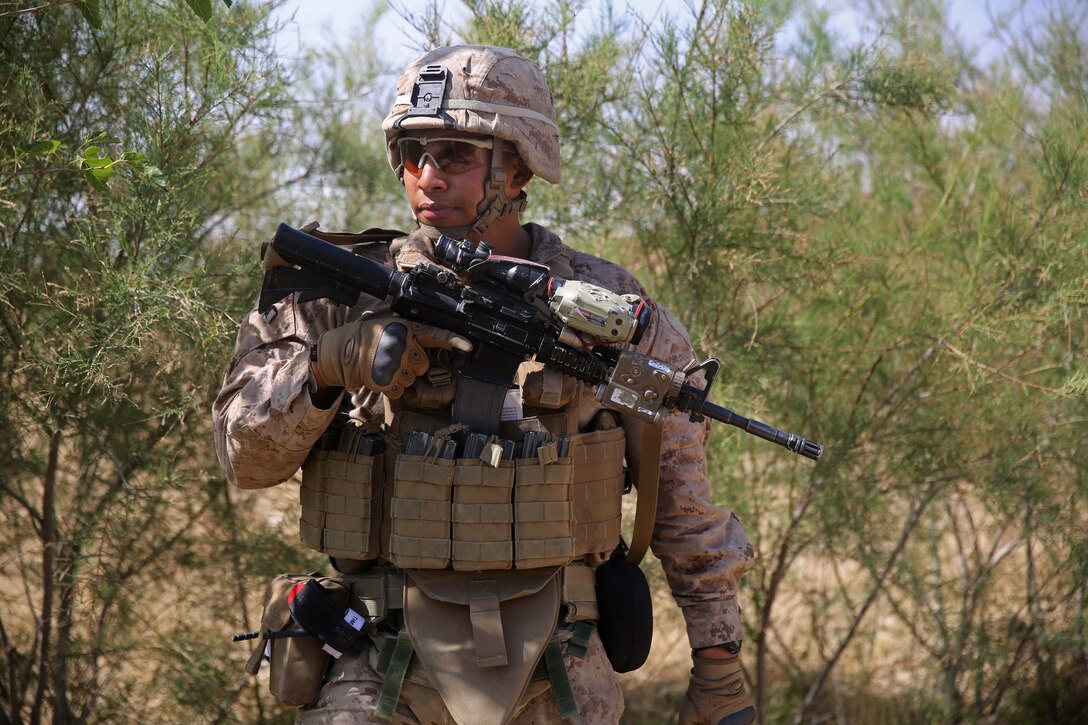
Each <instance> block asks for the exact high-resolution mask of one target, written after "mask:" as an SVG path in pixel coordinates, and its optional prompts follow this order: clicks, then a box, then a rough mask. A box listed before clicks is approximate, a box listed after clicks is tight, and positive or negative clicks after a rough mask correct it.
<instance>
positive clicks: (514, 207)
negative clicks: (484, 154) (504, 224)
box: [416, 139, 529, 240]
mask: <svg viewBox="0 0 1088 725" xmlns="http://www.w3.org/2000/svg"><path fill="white" fill-rule="evenodd" d="M504 147H505V144H504V143H503V142H502V141H501V140H499V139H495V146H494V148H493V149H492V150H491V175H490V176H489V177H488V178H487V180H486V181H484V198H483V199H482V200H481V201H480V203H479V204H478V205H477V206H476V221H474V222H473V223H472V224H465V225H462V226H459V227H432V226H430V225H428V224H423V223H421V222H419V221H418V220H417V222H416V223H417V224H419V228H420V229H421V230H422V231H423V233H424V234H425V235H426V236H427V237H428V238H429V239H431V240H436V239H438V237H439V235H441V234H445V235H446V236H447V237H452V238H453V239H466V238H468V236H469V235H470V234H476V235H483V233H484V232H485V231H487V229H488V228H489V227H490V226H491V224H492V223H493V222H496V221H498V220H499V219H504V218H506V217H508V216H510V215H511V214H513V213H518V214H520V213H521V212H523V211H525V207H526V206H527V205H528V203H529V198H528V196H527V195H526V194H525V192H524V191H522V192H521V193H520V194H518V195H517V197H516V198H514V199H511V198H510V197H509V196H508V195H507V193H506V168H505V167H504V166H503V163H502V162H503V154H504V153H505V149H504Z"/></svg>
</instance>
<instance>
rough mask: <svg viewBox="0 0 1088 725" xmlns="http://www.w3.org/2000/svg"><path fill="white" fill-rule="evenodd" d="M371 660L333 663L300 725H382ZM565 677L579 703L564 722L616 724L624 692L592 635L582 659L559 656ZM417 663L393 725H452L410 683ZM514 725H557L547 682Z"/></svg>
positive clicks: (535, 688) (537, 686)
mask: <svg viewBox="0 0 1088 725" xmlns="http://www.w3.org/2000/svg"><path fill="white" fill-rule="evenodd" d="M372 657H373V654H372V652H370V651H369V648H368V649H367V650H366V651H364V652H363V653H362V654H361V655H359V656H355V657H347V656H345V657H341V658H340V659H339V660H337V661H336V662H334V663H333V665H332V667H331V668H330V669H329V673H328V675H327V676H326V678H325V684H324V685H323V686H322V688H321V693H320V694H319V695H318V699H317V702H316V703H315V704H314V705H312V706H311V707H306V708H303V709H301V710H299V712H298V719H297V720H296V722H297V723H300V725H327V724H332V723H335V724H336V725H349V724H351V725H354V724H356V723H375V724H377V725H385V723H386V721H384V720H378V719H377V718H375V717H374V708H375V706H376V705H377V702H378V693H380V692H381V689H382V677H381V675H379V674H378V673H377V672H375V671H374V669H373V667H372V666H371V664H370V660H371V659H372ZM564 660H565V662H566V665H567V676H568V677H569V678H570V684H571V688H572V689H573V690H574V695H575V697H576V698H577V700H578V705H579V713H578V715H576V716H574V717H571V718H567V719H566V720H563V721H562V722H563V723H572V724H573V725H599V724H604V723H618V722H619V720H620V715H621V714H623V691H622V690H621V689H620V684H619V680H618V679H617V677H616V674H615V673H614V672H613V671H612V666H611V664H610V663H609V662H608V657H607V655H605V652H604V648H603V647H602V646H601V640H600V638H598V637H597V633H596V631H594V632H593V634H592V636H591V637H590V642H589V648H588V649H587V650H586V656H585V659H579V658H577V657H572V656H571V655H569V654H567V655H564ZM418 666H419V665H418V660H416V661H415V662H414V663H413V665H412V667H411V668H410V669H409V671H408V676H407V678H406V679H405V682H404V687H403V688H402V690H401V699H400V702H398V703H397V710H396V713H395V715H394V717H393V723H395V724H396V725H452V724H453V719H452V718H451V717H450V715H449V712H448V711H447V710H446V708H445V706H444V705H443V704H442V700H441V699H440V698H439V697H438V693H437V692H436V691H435V690H434V689H432V688H430V687H426V686H423V685H420V684H417V682H413V680H418V679H419V678H418V677H417V676H415V675H416V674H418V673H413V670H415V669H416V668H417V667H418ZM511 722H512V723H513V724H514V725H544V724H545V723H559V722H561V720H560V717H559V710H558V707H557V706H556V702H555V696H554V695H553V694H552V690H551V688H550V687H548V684H547V681H546V680H542V681H536V682H533V683H532V684H531V685H530V688H529V693H528V694H527V696H526V700H525V701H524V702H523V705H522V708H521V710H520V711H519V712H518V714H517V715H516V716H515V717H514V719H513V720H512V721H511Z"/></svg>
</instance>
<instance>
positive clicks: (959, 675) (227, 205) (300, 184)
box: [0, 0, 1088, 723]
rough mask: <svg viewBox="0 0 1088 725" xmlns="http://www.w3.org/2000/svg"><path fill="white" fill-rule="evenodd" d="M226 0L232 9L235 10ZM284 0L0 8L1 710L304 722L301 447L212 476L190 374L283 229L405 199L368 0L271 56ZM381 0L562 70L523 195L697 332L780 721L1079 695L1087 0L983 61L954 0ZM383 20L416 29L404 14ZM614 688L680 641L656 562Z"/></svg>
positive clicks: (345, 225)
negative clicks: (963, 32)
mask: <svg viewBox="0 0 1088 725" xmlns="http://www.w3.org/2000/svg"><path fill="white" fill-rule="evenodd" d="M228 5H229V7H228ZM276 6H277V3H260V4H255V3H249V2H242V1H241V0H237V1H236V2H233V3H229V4H227V3H224V4H218V3H217V4H216V6H215V7H214V8H213V7H212V6H211V3H210V2H196V1H193V2H187V3H176V2H156V1H154V0H131V1H130V2H127V3H123V4H122V3H103V2H87V3H54V4H39V3H27V2H14V3H6V4H3V5H0V83H3V91H4V92H3V94H2V95H0V323H2V324H0V363H2V365H0V371H2V372H0V443H2V445H0V456H2V459H0V496H2V500H3V507H2V508H0V583H2V584H3V586H0V648H2V653H0V723H7V722H12V723H16V722H29V723H38V722H42V721H44V720H52V721H53V722H58V723H59V722H115V721H123V720H140V721H146V720H152V721H154V722H165V723H169V722H178V723H192V722H246V723H249V722H265V723H270V722H289V721H291V719H292V718H293V714H292V713H291V712H290V711H289V710H287V711H285V710H283V709H281V708H280V707H279V706H278V704H277V703H275V702H274V701H273V700H272V699H271V697H270V695H268V693H267V691H266V690H265V689H264V687H265V685H264V683H263V681H260V680H256V681H254V680H247V679H245V678H243V677H242V676H241V672H242V664H243V661H244V659H245V657H246V656H247V654H248V652H247V651H245V650H246V647H245V646H244V645H232V644H231V643H230V641H229V640H230V637H229V635H230V634H231V633H233V632H236V631H248V630H251V629H254V628H255V627H256V624H257V619H258V617H259V614H260V611H259V610H260V603H261V597H262V594H263V587H264V584H265V582H266V581H267V580H268V579H269V578H270V577H271V576H273V575H275V574H278V573H281V572H284V571H303V570H312V569H315V568H320V566H321V561H320V559H318V558H316V557H312V556H310V554H309V553H308V550H306V549H304V548H303V547H301V545H299V544H298V543H297V532H296V530H295V526H296V524H295V519H296V518H297V512H296V510H295V508H296V506H297V503H296V501H295V496H296V494H295V493H294V491H293V490H292V487H291V485H285V486H281V487H279V488H278V489H274V490H270V491H261V492H256V493H253V492H240V491H234V490H230V489H229V488H228V487H227V486H226V485H225V483H224V481H223V479H222V477H221V476H220V474H219V472H218V470H217V468H216V464H215V455H214V452H213V449H212V443H211V433H210V420H209V412H208V409H209V405H210V400H211V397H212V396H213V395H214V393H215V391H216V389H217V387H218V384H219V381H220V379H221V375H222V373H223V371H224V368H225V365H226V362H227V359H228V357H229V352H230V348H231V345H232V342H233V335H234V331H235V329H236V325H237V321H238V319H239V317H240V316H241V315H242V314H243V313H244V311H245V310H246V309H248V307H249V306H250V305H251V304H252V303H253V300H254V297H255V292H256V289H257V286H258V285H259V274H258V266H257V247H258V244H259V242H260V241H262V240H263V239H264V238H265V237H267V235H268V234H269V232H270V230H271V229H273V228H274V225H275V224H276V223H278V222H279V221H281V220H285V221H288V222H291V223H294V224H296V225H300V224H302V223H304V222H306V221H309V220H311V219H320V220H321V221H322V225H323V227H324V228H327V229H360V228H364V227H367V226H386V227H398V226H399V227H401V228H403V227H404V226H406V224H407V214H406V210H405V208H404V205H403V202H402V200H401V192H400V189H399V185H398V184H397V183H396V180H395V179H394V177H393V176H392V174H391V173H390V172H389V171H388V167H387V166H386V163H385V158H384V150H383V144H382V137H381V133H380V130H379V125H380V120H381V118H382V116H383V115H384V113H385V110H386V109H387V108H388V107H389V105H390V102H391V100H392V97H393V91H394V89H393V82H394V80H395V78H396V75H397V73H398V72H399V70H400V68H399V67H394V65H396V64H393V63H391V62H390V61H389V57H390V55H389V53H388V52H385V48H386V46H385V45H383V43H386V42H388V40H387V39H386V38H383V37H381V35H380V33H379V31H378V28H379V22H380V21H381V19H382V16H383V13H388V10H386V9H385V6H384V5H379V4H375V5H373V6H371V7H370V8H369V9H368V11H367V12H366V13H364V14H363V16H361V17H358V18H353V19H351V20H352V22H353V23H356V24H357V27H358V30H357V32H354V33H352V34H351V40H350V41H348V42H346V43H344V44H336V43H330V44H329V45H327V46H325V47H322V48H318V49H313V50H309V51H308V52H306V53H304V55H303V56H302V57H301V58H298V59H284V58H283V57H282V56H281V55H279V54H277V51H276V47H275V37H276V32H277V30H278V27H277V23H278V21H277V20H276V17H277V16H276V15H275V13H274V10H275V9H276ZM851 7H852V9H853V11H854V12H855V13H856V16H857V19H858V27H859V28H863V29H866V30H865V32H863V33H861V35H860V37H859V39H857V40H850V39H847V38H844V37H843V36H842V34H841V33H840V32H839V31H838V30H837V29H836V25H835V24H834V23H833V22H831V19H830V14H829V13H828V12H827V11H826V10H824V9H822V5H820V4H810V3H806V2H801V1H800V0H798V1H796V2H791V1H789V0H780V1H778V2H771V1H767V2H755V1H754V2H750V3H740V2H724V1H721V0H718V1H714V0H707V1H706V2H700V1H699V0H692V2H690V3H686V4H684V5H683V6H679V7H677V8H675V9H672V10H662V11H660V12H659V13H658V14H656V15H655V16H653V17H650V18H644V17H639V16H638V15H637V14H635V13H633V12H629V11H625V10H622V9H620V8H619V7H618V6H617V7H615V8H610V7H608V6H606V5H594V6H593V7H592V8H590V7H588V6H587V4H586V3H585V2H579V1H577V0H538V1H536V2H529V1H528V0H467V1H466V2H465V3H464V5H463V6H458V10H459V14H457V16H456V17H457V19H456V20H455V21H451V20H450V18H451V17H453V16H451V15H450V13H449V9H447V8H445V7H444V6H443V5H431V6H430V7H428V8H427V10H426V11H424V12H420V13H416V14H414V15H413V14H411V13H408V12H406V11H404V10H403V9H401V10H400V16H401V17H400V18H399V20H398V22H399V23H400V26H401V27H403V28H404V29H405V37H407V38H410V39H411V42H412V43H413V44H415V45H416V46H418V49H420V50H423V49H426V48H427V47H430V46H431V45H433V44H435V43H441V42H450V41H455V42H456V41H469V42H491V43H498V44H504V45H510V46H513V47H516V48H518V49H519V50H521V51H522V52H523V53H525V54H526V55H528V56H529V57H531V58H533V59H535V60H537V61H538V62H539V63H540V64H541V66H542V67H543V68H544V69H545V72H546V74H547V75H548V78H549V82H550V84H551V87H552V88H553V90H554V92H555V96H556V102H557V105H558V107H559V112H560V126H561V132H562V136H563V143H564V149H563V153H564V158H563V162H564V170H563V173H564V181H563V184H562V185H561V187H557V188H552V187H548V185H546V184H544V183H543V182H536V183H534V184H533V185H532V187H531V188H530V198H531V202H532V203H531V206H530V209H529V218H530V219H532V220H534V221H540V222H542V223H546V224H549V225H552V226H554V227H555V228H556V229H557V231H559V232H560V233H561V234H563V235H564V237H565V238H566V240H567V241H568V242H569V243H571V244H573V245H574V246H576V247H578V248H582V249H586V250H587V251H592V252H596V253H599V254H604V255H607V256H609V257H611V258H614V259H616V260H617V261H620V262H622V263H624V264H625V265H627V266H628V267H630V268H631V269H633V270H634V271H635V272H636V273H637V274H638V275H639V276H640V277H641V278H642V279H643V281H644V282H646V284H647V286H648V287H649V288H650V289H651V290H652V291H653V293H654V295H655V296H656V297H658V298H659V299H661V300H662V301H663V302H664V303H665V304H666V305H667V306H668V307H669V308H670V309H671V310H673V311H674V313H675V314H677V316H678V317H680V318H681V319H682V320H683V321H684V322H685V324H687V325H688V327H689V329H690V330H691V332H692V335H693V338H694V339H695V341H696V346H697V348H698V352H699V353H700V354H703V355H709V354H714V355H717V356H719V357H720V358H721V359H722V360H723V364H724V367H723V372H722V374H721V376H720V381H719V383H718V386H717V388H716V391H715V397H716V399H717V400H718V401H719V402H721V403H723V404H725V405H727V406H728V407H730V408H733V409H735V410H738V411H740V412H742V413H744V414H747V415H753V416H755V417H757V418H760V419H762V420H766V421H768V422H770V423H773V424H775V425H778V426H780V427H782V428H784V429H786V430H791V431H797V432H801V433H803V434H806V435H808V436H809V437H811V438H813V439H815V440H818V441H820V442H822V443H824V444H825V445H826V446H827V449H828V450H827V454H826V456H825V459H824V460H823V461H822V462H820V463H819V464H818V465H812V464H811V463H810V462H808V461H804V460H800V459H797V458H796V457H793V456H790V455H788V454H785V453H779V452H778V451H777V450H771V449H770V448H771V447H769V446H768V445H767V444H765V443H763V442H761V441H758V440H756V439H753V438H751V437H749V436H744V435H743V434H740V433H737V432H734V431H732V430H725V429H724V427H718V428H717V429H716V432H715V435H714V437H713V441H712V444H713V451H712V454H713V455H712V461H711V466H712V470H713V472H714V481H715V485H716V490H715V495H716V496H717V497H718V499H719V500H720V502H721V503H722V504H723V505H726V506H728V507H731V508H733V509H734V510H735V511H736V512H737V514H738V515H739V516H740V517H741V518H742V520H743V521H744V523H745V527H746V528H747V530H748V531H749V534H750V535H751V537H752V539H753V543H754V545H755V546H756V548H757V552H758V555H759V559H758V562H757V565H756V568H755V569H754V570H753V571H752V572H751V573H750V574H749V575H748V577H747V578H746V580H745V582H744V588H743V590H742V592H741V601H742V605H743V607H744V616H745V624H746V627H747V629H748V640H747V644H746V646H745V648H744V652H743V655H742V661H743V663H744V665H745V667H746V669H747V671H748V674H749V681H750V683H751V684H752V685H753V686H754V689H755V693H756V697H757V699H758V701H759V703H760V705H761V717H762V719H763V721H764V722H773V723H785V722H798V723H800V722H805V723H807V722H828V721H834V722H843V723H848V722H860V723H869V722H902V723H913V722H917V723H928V722H1022V723H1052V722H1076V721H1079V720H1080V719H1081V718H1083V713H1084V712H1086V711H1088V695H1086V694H1085V693H1088V626H1086V621H1085V617H1086V608H1085V605H1086V601H1085V595H1086V592H1085V585H1086V580H1088V563H1086V562H1088V533H1086V532H1088V525H1086V524H1088V511H1086V507H1088V503H1086V502H1088V496H1086V493H1088V491H1086V489H1088V446H1085V445H1084V441H1085V440H1086V439H1088V435H1086V432H1088V373H1086V370H1085V366H1084V354H1085V343H1086V337H1088V231H1086V230H1088V7H1086V6H1085V5H1084V4H1083V3H1079V2H1076V1H1075V0H1066V1H1064V2H1063V1H1060V0H1055V1H1054V2H1050V3H1046V4H1045V7H1041V6H1036V7H1033V8H1031V9H1032V10H1033V12H1032V14H1031V18H1032V20H1031V22H1030V23H1029V22H1025V21H1024V17H1025V16H1024V13H1025V12H1026V8H1025V6H1022V5H1021V6H1014V7H1013V8H1012V10H1011V11H1010V12H1009V13H1008V14H1005V15H1000V14H998V15H995V16H994V17H993V18H992V24H993V28H992V31H991V32H992V33H993V38H994V42H995V43H996V44H997V45H998V46H999V48H1000V52H999V53H996V54H993V55H991V56H987V57H985V58H984V57H982V56H980V55H978V54H977V53H975V52H973V50H972V48H971V47H970V46H969V45H968V44H967V43H966V42H965V41H964V40H963V38H962V37H960V36H959V35H957V34H956V33H955V32H954V31H953V28H952V26H951V23H950V21H949V13H948V9H947V7H946V6H945V5H944V4H943V3H941V2H938V1H937V0H896V1H895V2H892V3H877V2H866V1H865V0H859V1H858V2H856V3H854V4H853V5H852V6H851ZM396 42H398V43H403V42H404V40H403V39H402V38H398V39H397V41H396ZM645 568H646V570H647V572H648V574H649V575H650V576H651V577H652V578H653V579H654V580H655V582H656V584H657V589H658V593H659V597H658V600H657V602H656V603H657V607H656V612H657V615H658V619H657V631H656V634H655V644H654V650H653V652H652V655H651V660H650V662H649V663H648V664H647V665H646V666H645V667H644V668H643V669H642V670H640V671H639V672H636V673H632V674H629V675H625V676H624V678H623V681H624V685H625V688H626V689H627V692H628V715H627V720H628V721H629V722H632V723H636V722H645V723H659V722H664V721H667V720H668V719H669V717H671V714H672V713H674V712H675V708H676V704H677V701H678V699H679V697H680V696H681V694H682V693H683V690H684V688H685V686H686V679H687V667H688V666H689V664H688V663H689V660H688V652H687V649H686V642H685V640H684V636H683V628H682V626H681V623H680V621H679V615H678V613H677V612H676V610H675V607H671V606H669V603H668V599H669V598H668V594H667V592H666V591H665V588H664V583H663V581H662V579H661V576H660V573H659V569H658V567H657V566H656V564H655V563H653V561H648V562H647V563H646V564H645Z"/></svg>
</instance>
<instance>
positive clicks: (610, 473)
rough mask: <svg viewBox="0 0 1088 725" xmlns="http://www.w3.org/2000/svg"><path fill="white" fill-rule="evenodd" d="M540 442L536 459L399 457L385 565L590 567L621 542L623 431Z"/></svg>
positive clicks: (480, 568) (470, 568)
mask: <svg viewBox="0 0 1088 725" xmlns="http://www.w3.org/2000/svg"><path fill="white" fill-rule="evenodd" d="M570 449H571V450H570V455H568V456H565V457H559V456H558V455H557V448H556V444H555V443H554V442H553V443H551V444H545V445H543V446H541V447H540V448H539V450H538V453H537V456H536V457H533V458H521V459H517V460H514V461H509V460H504V461H500V462H498V465H497V466H492V465H489V464H488V463H486V462H484V461H481V460H478V459H459V460H451V459H443V458H434V457H428V456H420V455H401V456H400V457H398V459H397V462H396V473H395V477H394V481H393V498H392V506H391V511H390V515H391V519H392V526H391V531H392V534H391V537H390V547H389V551H390V559H391V560H392V562H393V563H394V564H396V565H397V566H399V567H402V568H405V569H445V568H453V569H455V570H460V571H484V570H492V569H511V568H514V569H535V568H539V567H547V566H562V565H563V564H568V563H570V562H572V561H578V560H581V559H585V560H586V561H587V562H588V563H592V564H596V563H599V562H600V561H602V560H603V559H604V558H606V557H607V556H608V554H609V553H610V552H611V551H612V550H613V549H614V548H615V546H616V544H617V542H618V541H619V538H620V508H621V498H622V495H623V450H624V437H623V430H622V429H621V428H615V429H612V430H607V431H597V432H594V433H583V434H579V435H576V436H574V437H573V438H572V441H571V446H570Z"/></svg>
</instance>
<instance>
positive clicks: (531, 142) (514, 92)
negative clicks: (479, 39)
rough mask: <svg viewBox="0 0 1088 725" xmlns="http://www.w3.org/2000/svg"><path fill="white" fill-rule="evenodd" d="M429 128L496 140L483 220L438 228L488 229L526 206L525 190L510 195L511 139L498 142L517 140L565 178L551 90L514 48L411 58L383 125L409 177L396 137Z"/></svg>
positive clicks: (455, 232)
mask: <svg viewBox="0 0 1088 725" xmlns="http://www.w3.org/2000/svg"><path fill="white" fill-rule="evenodd" d="M424 129H438V130H447V131H449V130H457V131H464V132H467V133H473V134H478V135H481V136H491V137H493V138H494V139H496V143H495V145H494V148H493V150H492V159H491V172H490V174H489V175H488V178H487V180H486V181H485V182H484V198H483V201H482V202H480V204H479V206H478V207H477V208H476V212H477V217H476V221H475V222H474V223H473V224H471V225H469V226H467V227H461V228H458V229H446V228H443V229H441V230H438V231H441V232H442V233H444V234H447V235H449V236H456V237H461V238H463V237H467V236H468V235H469V233H471V232H476V233H477V234H482V233H483V231H484V230H485V229H487V227H488V226H489V225H490V224H491V223H492V222H493V221H495V220H497V219H501V218H503V217H505V216H507V215H509V214H511V213H513V212H515V211H517V212H520V211H522V210H523V209H524V208H525V203H526V197H525V192H524V191H522V193H521V194H519V195H518V197H517V198H516V199H511V198H509V197H508V196H507V194H506V187H505V181H506V179H505V169H504V167H503V163H502V162H503V154H504V148H503V147H504V146H505V144H502V143H498V140H499V139H501V140H503V141H507V142H509V143H510V144H513V146H514V148H516V149H517V153H518V155H520V156H521V158H522V159H523V160H524V161H525V163H526V165H527V166H528V167H529V169H530V171H532V172H533V174H535V175H536V176H539V177H541V178H542V179H545V180H547V181H549V182H551V183H553V184H558V183H559V128H558V126H557V125H556V120H555V106H554V104H553V102H552V94H551V91H550V90H549V89H548V84H547V82H546V81H545V80H544V74H543V73H541V71H540V68H539V67H537V65H536V64H534V63H533V62H531V61H530V60H528V59H527V58H525V57H524V56H522V55H520V54H518V53H517V52H515V51H513V50H510V49H509V48H499V47H495V46H486V45H457V46H451V47H446V48H436V49H435V50H432V51H430V52H429V53H426V54H424V55H422V56H420V57H419V58H416V59H415V60H414V61H412V62H411V63H410V64H409V65H408V68H407V69H405V71H404V73H403V74H402V75H401V77H400V79H399V80H398V81H397V98H396V100H395V101H394V102H393V109H392V110H391V111H390V112H389V115H388V116H386V117H385V120H384V121H383V122H382V130H383V131H384V132H385V140H386V151H387V154H388V156H389V165H390V166H391V167H392V168H393V170H394V171H395V172H396V173H397V176H398V177H403V173H404V167H403V165H402V163H401V158H400V150H399V148H398V146H397V139H398V138H399V137H400V135H401V133H402V132H403V131H409V130H424ZM423 228H424V230H425V231H434V230H429V229H428V228H427V227H426V226H424V227H423Z"/></svg>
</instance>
